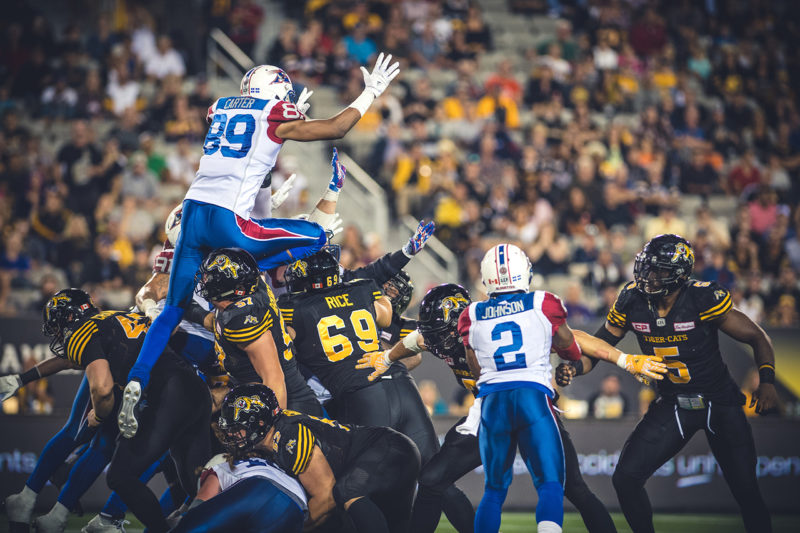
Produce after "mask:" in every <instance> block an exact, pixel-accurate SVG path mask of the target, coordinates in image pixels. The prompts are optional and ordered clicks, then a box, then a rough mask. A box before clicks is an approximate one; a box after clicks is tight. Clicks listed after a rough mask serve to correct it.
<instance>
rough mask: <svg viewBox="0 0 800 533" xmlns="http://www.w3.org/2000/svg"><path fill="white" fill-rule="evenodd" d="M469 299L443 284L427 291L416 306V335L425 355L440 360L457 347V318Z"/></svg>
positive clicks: (458, 287)
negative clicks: (417, 334) (417, 332)
mask: <svg viewBox="0 0 800 533" xmlns="http://www.w3.org/2000/svg"><path fill="white" fill-rule="evenodd" d="M471 302H472V300H471V299H470V297H469V291H467V289H465V288H464V287H462V286H461V285H456V284H455V283H445V284H444V285H439V286H437V287H434V288H432V289H431V290H429V291H428V294H426V295H425V297H424V298H423V299H422V302H420V304H419V332H420V333H421V334H422V337H423V338H424V339H425V346H426V348H427V349H428V351H429V352H431V353H432V354H433V355H435V356H436V357H440V358H442V359H444V358H446V357H450V356H451V352H452V350H453V349H454V348H455V347H456V346H458V343H459V334H458V317H460V316H461V313H462V312H463V311H464V310H465V309H466V308H467V307H469V304H470V303H471Z"/></svg>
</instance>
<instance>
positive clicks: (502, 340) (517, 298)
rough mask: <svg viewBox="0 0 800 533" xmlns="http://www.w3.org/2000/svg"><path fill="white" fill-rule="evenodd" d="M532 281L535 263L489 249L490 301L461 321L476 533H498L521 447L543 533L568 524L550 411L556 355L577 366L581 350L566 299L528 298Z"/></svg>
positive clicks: (485, 276) (515, 251) (484, 266)
mask: <svg viewBox="0 0 800 533" xmlns="http://www.w3.org/2000/svg"><path fill="white" fill-rule="evenodd" d="M532 277H533V269H532V267H531V262H530V260H529V259H528V257H527V256H526V255H525V253H524V252H523V251H522V250H520V249H519V248H518V247H517V246H514V245H513V244H500V245H497V246H495V247H493V248H491V249H490V250H489V251H488V252H487V253H486V255H485V256H484V258H483V261H482V262H481V278H482V281H483V284H484V286H485V287H486V291H487V292H488V294H489V299H488V300H487V301H484V302H473V303H471V304H470V305H469V307H467V309H466V310H465V311H464V312H463V313H462V314H461V316H460V318H459V321H458V330H459V333H460V334H461V337H462V340H463V341H464V345H465V346H466V350H467V362H468V363H469V366H470V369H471V371H472V373H473V375H474V377H476V378H477V379H478V382H477V386H478V394H477V397H478V398H481V399H482V400H481V417H480V430H479V431H478V439H479V444H480V453H481V461H482V462H483V466H484V475H485V486H484V494H483V498H482V499H481V503H480V505H479V506H478V511H477V513H476V515H475V531H476V532H477V533H485V532H494V533H496V532H497V531H498V530H499V528H500V516H501V510H502V506H503V502H504V501H505V497H506V492H507V491H508V487H509V485H510V484H511V479H512V465H513V463H514V457H515V456H516V450H517V446H519V449H520V452H521V453H522V457H523V459H524V460H525V465H526V466H527V467H528V471H529V472H530V474H531V477H532V478H533V483H534V486H535V487H536V490H537V492H538V494H539V503H538V505H537V506H536V522H537V524H538V531H539V532H542V533H544V532H548V533H550V532H560V531H561V525H562V523H563V519H564V504H563V499H564V477H565V472H564V471H565V467H564V449H563V445H562V442H561V437H560V434H559V430H558V424H557V422H556V419H555V416H554V414H553V410H552V409H553V408H552V399H553V396H554V391H553V389H552V387H551V384H550V383H551V379H552V368H551V366H550V352H551V350H555V352H556V353H558V355H559V356H560V357H562V358H563V359H567V360H577V359H580V356H581V350H580V348H579V346H578V344H577V342H576V340H575V337H574V336H573V332H572V330H571V329H570V328H569V326H568V325H567V323H566V318H567V311H566V309H565V308H564V306H563V304H562V303H561V300H560V299H559V298H558V297H557V296H555V295H553V294H551V293H549V292H546V291H533V292H529V288H530V284H531V279H532ZM610 357H611V356H609V358H610ZM617 357H621V356H619V355H615V356H614V358H615V359H616V358H617Z"/></svg>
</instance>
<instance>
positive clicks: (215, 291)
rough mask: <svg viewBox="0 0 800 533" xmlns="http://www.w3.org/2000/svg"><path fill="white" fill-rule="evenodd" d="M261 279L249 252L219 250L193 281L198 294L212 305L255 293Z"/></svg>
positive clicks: (215, 251)
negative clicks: (215, 302)
mask: <svg viewBox="0 0 800 533" xmlns="http://www.w3.org/2000/svg"><path fill="white" fill-rule="evenodd" d="M260 275H261V273H260V272H259V269H258V263H257V262H256V260H255V259H254V258H253V256H252V255H250V252H248V251H246V250H242V249H241V248H217V249H216V250H214V251H213V252H211V253H210V254H208V256H207V257H206V259H205V261H203V264H202V265H200V269H199V270H198V271H197V274H196V275H195V277H194V283H195V287H196V288H195V291H196V292H197V294H199V295H200V296H202V297H203V299H205V300H208V301H209V302H214V301H219V300H238V299H239V298H243V297H245V296H249V295H251V294H253V293H254V292H256V289H257V288H258V280H259V278H260Z"/></svg>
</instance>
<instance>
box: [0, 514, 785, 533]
mask: <svg viewBox="0 0 800 533" xmlns="http://www.w3.org/2000/svg"><path fill="white" fill-rule="evenodd" d="M92 516H93V515H89V514H87V515H84V516H83V517H78V516H72V517H70V521H69V525H68V526H67V533H77V532H79V531H80V530H81V527H83V526H84V525H85V524H86V522H88V521H89V519H91V517H92ZM612 517H613V518H614V522H615V523H616V525H617V529H618V530H619V532H620V533H623V532H630V528H628V525H627V523H626V522H625V519H624V518H623V516H622V515H621V514H620V513H612ZM132 522H133V523H131V524H130V525H128V526H127V527H126V528H125V529H126V531H128V532H131V533H133V532H140V531H142V525H141V524H140V523H139V522H138V521H136V520H132ZM772 525H773V531H774V532H775V533H797V532H798V531H800V515H777V516H773V517H772ZM655 526H656V531H657V532H658V533H738V532H743V531H744V527H743V526H742V521H741V519H740V518H739V517H738V516H736V515H718V514H707V515H695V514H691V515H690V514H657V515H656V517H655ZM7 528H8V522H6V520H5V516H2V523H0V531H6V530H7ZM436 531H437V533H454V532H455V529H454V528H453V527H452V526H451V525H450V524H449V523H448V522H447V520H446V519H444V518H442V522H441V523H440V524H439V528H438V529H437V530H436ZM500 531H501V532H502V533H523V532H525V533H531V532H535V531H536V524H535V521H534V517H533V513H503V525H502V527H501V528H500ZM564 531H565V532H573V531H574V532H576V533H577V532H580V533H583V532H585V531H586V528H585V527H584V526H583V522H582V521H581V517H580V515H578V514H577V513H566V514H565V515H564Z"/></svg>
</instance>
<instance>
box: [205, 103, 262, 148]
mask: <svg viewBox="0 0 800 533" xmlns="http://www.w3.org/2000/svg"><path fill="white" fill-rule="evenodd" d="M240 124H241V125H242V126H239V125H240ZM237 126H239V127H238V128H237ZM237 129H238V130H239V133H236V130H237ZM255 131H256V119H255V118H253V116H252V115H245V114H242V115H234V116H233V117H231V119H230V120H228V115H225V114H224V113H217V114H216V115H214V119H213V120H212V121H211V126H209V127H208V134H206V140H205V141H204V142H203V152H205V154H206V155H212V154H215V153H216V152H217V150H220V153H221V154H222V157H232V158H234V159H241V158H243V157H244V156H246V155H247V152H249V151H250V147H251V146H253V133H255ZM222 137H225V143H226V144H227V146H221V145H222ZM234 144H238V145H239V148H238V149H236V148H232V147H231V145H234Z"/></svg>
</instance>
